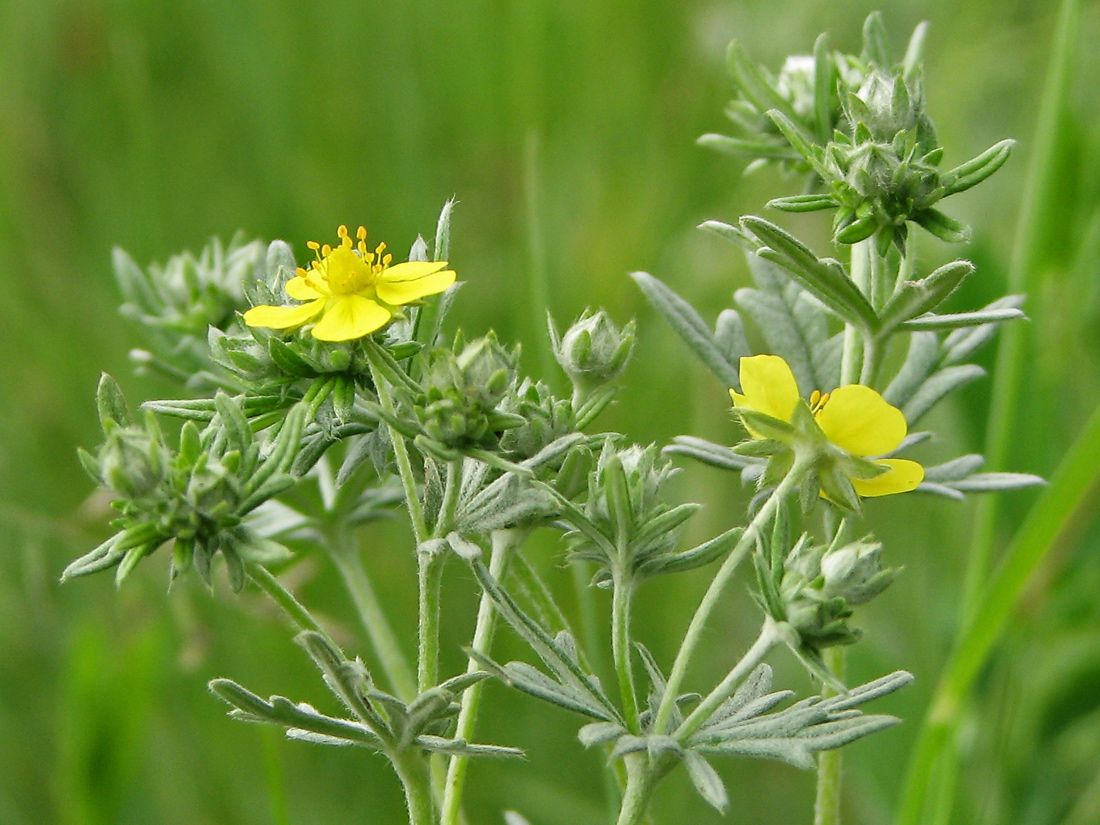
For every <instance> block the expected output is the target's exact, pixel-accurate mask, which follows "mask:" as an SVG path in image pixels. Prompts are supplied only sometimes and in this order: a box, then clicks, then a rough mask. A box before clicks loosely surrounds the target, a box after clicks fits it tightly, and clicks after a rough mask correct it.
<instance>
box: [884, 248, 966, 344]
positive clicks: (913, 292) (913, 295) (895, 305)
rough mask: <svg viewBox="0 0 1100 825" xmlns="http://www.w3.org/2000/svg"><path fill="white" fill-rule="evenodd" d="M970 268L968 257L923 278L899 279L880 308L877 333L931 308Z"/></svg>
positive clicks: (946, 295) (955, 285)
mask: <svg viewBox="0 0 1100 825" xmlns="http://www.w3.org/2000/svg"><path fill="white" fill-rule="evenodd" d="M973 271H974V265H973V264H972V263H970V261H952V262H951V263H949V264H945V265H944V266H941V267H940V268H939V269H937V270H936V271H934V272H933V273H932V274H931V275H929V276H927V277H925V278H921V279H920V280H917V281H903V282H902V283H901V285H900V286H899V287H898V288H897V290H895V292H894V294H893V295H892V296H891V297H890V300H889V301H887V302H886V306H885V307H884V308H883V310H882V315H881V317H882V329H881V330H880V331H879V335H885V334H886V333H887V332H889V331H891V330H893V329H894V328H895V327H897V326H898V325H900V324H902V323H903V322H905V321H909V320H910V319H915V318H916V317H917V316H918V315H923V314H924V313H926V312H929V311H930V310H932V309H935V308H936V307H937V306H939V305H940V304H941V303H943V302H944V301H945V300H946V299H947V297H948V296H949V295H950V294H951V293H952V292H954V291H955V289H956V288H957V287H958V286H959V284H961V283H962V282H963V279H964V278H966V276H967V275H969V274H970V273H972V272H973ZM940 317H943V316H940Z"/></svg>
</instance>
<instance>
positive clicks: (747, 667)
mask: <svg viewBox="0 0 1100 825" xmlns="http://www.w3.org/2000/svg"><path fill="white" fill-rule="evenodd" d="M779 641H780V637H779V634H778V633H777V632H776V628H775V622H774V621H772V620H771V619H770V618H769V619H768V620H767V621H765V622H764V626H763V627H762V628H761V629H760V635H759V636H758V637H757V638H756V641H755V642H753V644H752V647H750V648H749V649H748V651H747V652H746V653H745V655H744V656H742V657H741V661H739V662H738V663H737V664H736V665H734V666H733V669H732V670H731V671H730V672H729V673H728V674H727V675H726V678H725V679H723V680H722V681H721V682H720V683H719V684H718V686H717V687H716V688H715V689H714V690H712V691H711V692H710V693H709V694H708V695H707V697H706V698H705V699H703V701H702V702H700V703H699V705H698V707H696V708H695V710H694V711H692V713H691V715H690V716H688V718H687V719H685V720H684V722H683V724H682V725H680V727H679V728H677V729H676V733H675V734H674V736H675V737H676V738H677V739H678V740H680V741H681V742H683V741H685V740H686V739H687V738H688V737H690V736H691V735H692V734H693V733H695V731H697V730H699V728H700V727H701V726H702V725H703V723H705V722H706V721H707V719H709V718H710V716H711V714H712V713H714V712H715V711H716V710H718V707H719V706H720V705H721V704H722V703H723V702H725V701H726V700H727V699H728V698H730V697H731V696H732V695H733V694H734V691H736V690H737V688H738V686H739V685H740V684H741V683H742V682H743V681H744V680H745V677H746V676H748V675H749V674H750V673H752V671H753V670H754V669H755V668H756V666H757V665H759V664H760V663H761V662H762V661H764V657H765V656H766V655H767V654H768V651H770V650H771V649H772V648H773V647H775V645H776V644H777V643H778V642H779Z"/></svg>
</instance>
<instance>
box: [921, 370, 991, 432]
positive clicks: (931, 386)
mask: <svg viewBox="0 0 1100 825" xmlns="http://www.w3.org/2000/svg"><path fill="white" fill-rule="evenodd" d="M984 375H985V370H983V369H982V368H981V367H979V366H977V365H976V364H963V365H962V366H958V367H947V368H946V369H942V370H940V371H939V372H937V373H936V374H935V375H933V376H932V377H931V378H929V379H928V380H927V381H925V382H924V383H923V384H922V385H921V386H920V389H918V390H917V391H916V392H915V393H914V394H913V397H912V398H910V399H909V401H908V402H906V404H905V405H904V406H903V407H902V408H901V411H902V412H903V413H905V420H906V421H908V422H909V426H910V427H912V426H913V425H914V424H916V423H917V421H919V420H920V419H921V417H922V416H923V415H924V414H925V413H926V412H928V411H929V410H930V409H932V407H933V406H935V405H936V404H937V403H938V402H939V401H940V399H942V398H943V397H944V396H945V395H947V394H948V393H949V392H952V391H954V390H957V389H958V388H959V387H963V386H966V385H967V384H969V383H970V382H971V381H976V380H977V379H979V378H981V377H982V376H984Z"/></svg>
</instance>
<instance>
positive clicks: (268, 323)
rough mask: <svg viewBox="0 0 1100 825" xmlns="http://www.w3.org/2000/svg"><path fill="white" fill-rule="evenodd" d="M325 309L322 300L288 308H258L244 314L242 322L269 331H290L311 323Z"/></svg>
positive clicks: (264, 306) (263, 306)
mask: <svg viewBox="0 0 1100 825" xmlns="http://www.w3.org/2000/svg"><path fill="white" fill-rule="evenodd" d="M324 308H325V301H324V299H323V298H318V299H317V300H316V301H310V302H309V303H308V304H295V305H294V306H288V307H272V306H266V305H262V306H258V307H252V309H250V310H248V312H246V313H245V314H244V322H245V323H246V324H248V325H249V326H250V327H270V328H271V329H290V327H300V326H301V325H302V324H304V323H306V322H308V321H311V320H312V319H313V318H314V317H316V316H317V315H318V314H319V313H320V312H321V310H323V309H324Z"/></svg>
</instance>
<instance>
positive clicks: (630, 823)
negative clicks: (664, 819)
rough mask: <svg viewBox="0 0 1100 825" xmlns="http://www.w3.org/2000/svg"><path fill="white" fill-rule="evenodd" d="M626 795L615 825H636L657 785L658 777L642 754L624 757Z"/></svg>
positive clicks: (640, 819)
mask: <svg viewBox="0 0 1100 825" xmlns="http://www.w3.org/2000/svg"><path fill="white" fill-rule="evenodd" d="M624 761H625V762H626V793H624V794H623V804H622V807H621V808H620V809H619V819H618V820H617V823H616V825H638V823H639V822H641V821H642V818H643V817H644V816H645V812H646V808H648V807H649V800H650V798H651V797H652V796H653V788H654V787H655V786H656V785H657V779H658V775H657V773H656V772H655V771H654V770H653V769H651V768H650V766H649V764H648V758H647V756H646V755H645V754H642V753H631V754H627V756H626V757H625V760H624Z"/></svg>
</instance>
